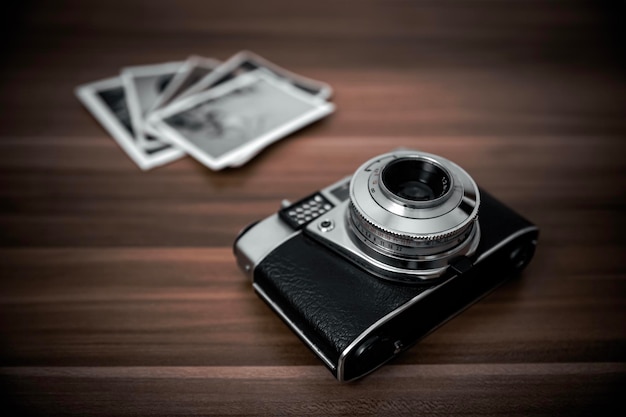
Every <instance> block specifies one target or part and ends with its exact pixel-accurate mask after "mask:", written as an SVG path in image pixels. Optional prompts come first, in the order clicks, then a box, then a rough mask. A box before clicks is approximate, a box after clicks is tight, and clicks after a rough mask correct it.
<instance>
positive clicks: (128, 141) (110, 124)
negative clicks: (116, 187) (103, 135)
mask: <svg viewBox="0 0 626 417" xmlns="http://www.w3.org/2000/svg"><path fill="white" fill-rule="evenodd" d="M75 94H76V96H77V97H78V99H79V100H80V101H81V102H82V103H83V105H84V106H85V107H86V108H87V109H88V110H89V111H90V112H91V114H92V115H93V116H94V117H95V118H96V120H98V122H100V124H101V125H102V126H103V127H104V128H105V129H106V130H107V131H108V132H109V134H110V135H111V136H112V137H113V139H115V141H116V142H117V143H118V144H119V145H120V147H121V148H122V149H124V151H125V152H126V153H127V154H128V156H129V157H130V158H131V159H132V160H133V161H134V162H135V163H136V164H137V165H138V166H139V167H140V168H141V169H143V170H148V169H151V168H154V167H157V166H160V165H164V164H167V163H169V162H172V161H175V160H177V159H179V158H181V157H182V156H184V155H185V153H184V152H183V151H181V150H179V149H177V148H176V147H174V146H172V145H170V144H166V143H163V142H157V143H155V145H158V146H154V145H153V146H150V147H146V146H145V145H144V143H142V142H140V140H139V139H138V138H137V130H136V129H135V127H134V126H133V123H132V120H131V117H130V111H129V106H128V101H127V99H128V97H127V94H126V90H125V88H124V84H123V82H122V79H121V77H112V78H107V79H104V80H101V81H96V82H93V83H88V84H83V85H81V86H78V87H77V88H76V90H75Z"/></svg>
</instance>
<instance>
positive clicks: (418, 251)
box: [348, 151, 480, 280]
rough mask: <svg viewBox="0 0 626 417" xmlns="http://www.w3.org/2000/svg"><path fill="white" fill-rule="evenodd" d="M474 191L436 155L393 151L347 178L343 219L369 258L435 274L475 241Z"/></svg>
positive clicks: (410, 271) (477, 231)
mask: <svg viewBox="0 0 626 417" xmlns="http://www.w3.org/2000/svg"><path fill="white" fill-rule="evenodd" d="M479 206H480V192H479V190H478V186H477V185H476V183H475V182H474V180H473V179H472V178H471V177H470V176H469V174H468V173H467V172H465V170H463V169H462V168H461V167H459V166H458V165H456V164H455V163H453V162H451V161H449V160H447V159H445V158H442V157H440V156H436V155H432V154H428V153H424V152H416V151H396V152H391V153H388V154H384V155H380V156H378V157H376V158H373V159H371V160H369V161H367V162H366V163H365V164H363V165H362V166H361V167H360V168H359V169H358V170H357V171H356V172H355V174H354V176H353V177H352V180H351V182H350V208H349V210H348V223H349V227H350V230H351V237H352V239H353V240H354V242H355V243H356V244H357V245H358V246H359V247H360V248H361V249H362V250H363V251H364V252H365V253H366V254H367V255H368V256H370V257H372V258H373V259H376V260H377V261H380V262H382V263H383V264H385V265H389V266H390V267H391V268H393V269H394V270H397V269H398V268H401V269H404V270H407V274H409V275H411V276H415V277H416V278H419V279H421V280H424V279H429V278H436V277H439V276H440V275H441V274H443V272H445V270H446V269H447V266H448V265H449V262H450V261H451V260H452V259H454V258H455V257H457V256H460V255H465V256H471V255H472V254H473V253H474V252H475V250H476V248H477V246H478V242H479V239H480V228H479V225H478V221H477V219H478V209H479Z"/></svg>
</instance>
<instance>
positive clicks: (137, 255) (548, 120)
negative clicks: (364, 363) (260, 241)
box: [0, 0, 626, 416]
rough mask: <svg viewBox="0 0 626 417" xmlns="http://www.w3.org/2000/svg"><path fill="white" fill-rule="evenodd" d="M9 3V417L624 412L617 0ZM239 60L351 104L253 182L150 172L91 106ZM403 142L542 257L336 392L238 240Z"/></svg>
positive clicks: (5, 123) (4, 172)
mask: <svg viewBox="0 0 626 417" xmlns="http://www.w3.org/2000/svg"><path fill="white" fill-rule="evenodd" d="M529 3H530V4H529ZM9 10H10V13H6V14H5V15H4V16H3V22H0V23H6V27H10V28H11V35H10V37H9V38H8V40H9V41H10V42H7V49H6V51H5V52H4V53H3V59H4V62H3V63H4V65H2V66H0V109H1V111H0V391H1V392H2V393H3V395H2V401H1V402H0V409H1V410H2V411H5V415H6V414H7V412H8V413H9V414H13V415H95V416H113V415H115V416H135V415H136V416H145V415H163V416H171V415H176V414H180V415H326V416H327V415H351V416H352V415H422V414H424V415H482V416H488V415H497V414H499V415H520V416H521V415H524V416H528V415H549V416H554V415H596V414H606V413H608V410H617V413H619V409H622V410H624V406H623V403H622V401H621V394H622V393H623V392H624V389H625V388H626V365H625V363H626V327H625V326H624V317H625V316H626V314H625V313H626V302H625V300H626V275H625V272H624V271H625V270H624V255H625V252H624V248H625V247H626V235H625V234H624V231H625V230H626V221H625V220H624V216H623V213H624V208H625V207H626V187H625V186H626V164H625V163H624V162H625V159H624V154H625V153H626V118H625V117H624V109H625V108H626V77H624V74H626V72H625V71H624V69H625V63H626V59H625V55H624V49H623V42H624V40H625V39H626V36H625V32H624V29H623V28H624V27H626V25H624V22H623V21H622V20H620V19H621V18H620V16H623V13H621V12H622V11H623V2H610V1H600V2H584V1H580V2H579V1H574V2H552V1H542V0H537V1H532V2H491V1H481V0H471V1H452V0H445V1H420V2H415V1H373V0H368V1H356V0H352V1H351V0H347V1H341V2H336V1H333V2H331V1H325V0H321V1H317V2H298V3H297V4H295V3H293V2H287V1H279V0H272V1H270V2H254V1H250V0H231V1H228V2H204V1H199V0H198V1H194V0H184V1H178V2H176V3H172V2H165V1H153V2H141V1H138V0H125V1H121V0H108V1H97V2H88V3H86V2H78V1H74V0H70V1H65V2H57V3H53V2H38V1H31V2H26V3H20V4H19V5H14V6H11V8H10V9H9ZM7 16H11V18H8V17H7ZM241 49H250V50H253V51H255V52H257V53H259V54H261V55H263V56H265V57H267V58H268V59H271V60H273V61H275V62H276V63H278V64H280V65H282V66H284V67H286V68H289V69H291V70H293V71H296V72H299V73H302V74H304V75H307V76H309V77H313V78H318V79H320V80H323V81H326V82H328V83H330V84H331V85H332V86H333V88H334V91H335V94H334V96H333V99H332V100H333V102H334V103H335V104H336V105H337V112H336V113H335V114H334V115H332V116H331V117H329V118H327V119H325V120H323V121H321V122H318V123H316V124H314V125H312V126H309V127H307V128H305V129H303V130H302V131H300V132H298V133H296V134H294V135H292V136H291V137H289V138H287V139H284V140H282V141H280V142H278V143H276V144H275V145H273V146H271V147H270V148H268V149H267V150H265V151H264V152H263V153H261V154H260V155H259V156H258V157H257V158H255V159H254V160H253V161H252V162H250V163H249V164H247V165H246V166H244V167H242V168H239V169H228V170H225V171H222V172H212V171H209V170H208V169H206V168H204V167H203V166H201V165H200V164H198V163H197V162H195V161H194V160H193V159H191V158H185V159H182V160H180V161H177V162H175V163H172V164H170V165H168V166H165V167H162V168H159V169H155V170H152V171H149V172H142V171H140V170H139V169H138V168H137V167H136V166H134V165H133V163H132V162H131V161H130V160H129V159H128V158H127V157H126V156H125V155H124V153H123V151H122V150H121V149H120V148H119V147H118V146H117V145H116V144H115V142H114V141H113V140H111V138H109V137H108V135H107V134H106V133H105V132H104V130H103V129H102V128H101V127H100V126H99V125H98V124H97V122H96V121H95V120H94V119H93V118H92V117H91V116H90V115H89V113H88V112H87V111H86V110H85V109H83V108H82V106H81V105H80V103H79V102H78V100H76V98H75V97H74V96H73V89H74V88H75V87H76V86H77V85H79V84H81V83H85V82H89V81H94V80H97V79H101V78H106V77H109V76H112V75H115V74H116V73H117V72H118V71H119V69H120V68H121V67H124V66H130V65H139V64H147V63H156V62H162V61H169V60H175V59H182V58H184V57H185V56H187V55H188V54H201V55H206V56H214V57H216V58H218V59H226V58H227V57H228V56H230V55H232V54H234V53H235V52H237V51H239V50H241ZM396 147H411V148H417V149H422V150H425V151H428V152H433V153H437V154H441V155H443V156H445V157H447V158H449V159H451V160H453V161H455V162H457V163H458V164H459V165H461V166H463V167H464V168H465V169H467V170H468V172H469V173H470V174H471V175H472V176H473V177H474V179H475V180H476V181H477V182H478V183H479V184H480V185H481V186H482V187H484V188H486V189H487V190H489V191H490V192H491V193H492V194H494V195H495V196H497V197H498V198H499V199H501V200H502V201H503V202H505V203H506V204H508V205H510V206H512V207H514V208H515V209H516V210H518V211H519V212H520V213H522V214H523V215H525V216H526V217H528V218H529V219H531V220H532V221H534V222H535V223H536V224H537V225H539V227H540V228H541V238H540V243H539V248H538V251H537V254H536V256H535V259H534V260H533V262H532V263H531V265H530V266H529V267H528V269H527V270H526V271H525V272H524V274H523V275H522V276H521V277H520V278H519V279H515V280H513V281H511V282H508V283H506V284H505V285H503V286H502V287H500V288H499V289H498V290H497V291H495V292H493V293H492V294H490V295H489V296H488V297H486V298H485V299H484V300H482V301H481V302H480V303H478V304H476V305H474V306H472V307H471V308H469V309H468V310H467V311H465V312H464V313H463V314H462V315H460V316H459V317H457V318H455V319H454V320H452V321H450V322H449V323H447V324H445V325H444V326H443V327H442V328H440V329H438V330H437V331H436V332H435V333H433V334H431V335H429V336H428V337H427V338H425V339H424V340H423V341H422V342H420V343H419V344H418V345H417V346H415V347H414V348H412V349H411V350H409V351H408V352H406V353H405V354H404V355H402V356H401V357H399V358H397V359H396V360H394V361H393V362H392V363H391V364H389V365H387V366H385V367H383V368H382V369H380V370H379V371H377V372H376V373H374V374H372V375H370V376H368V377H366V378H364V379H363V380H361V381H358V382H356V383H353V384H344V385H341V384H338V383H337V382H336V381H335V380H334V379H333V378H332V376H331V375H330V374H329V373H328V372H327V371H326V370H325V369H324V367H323V366H322V365H321V363H319V361H318V360H317V359H316V358H315V357H314V355H313V354H312V353H310V352H309V351H308V350H307V348H306V347H305V346H304V345H303V344H302V343H300V342H299V341H298V339H297V338H296V337H295V336H294V335H293V334H292V333H291V332H290V331H289V330H288V329H287V328H286V327H285V326H284V325H283V324H282V323H281V322H280V320H279V319H278V318H277V317H276V316H275V315H274V314H273V313H272V312H271V311H270V310H269V309H268V308H267V307H266V306H265V305H264V304H263V303H262V302H261V301H260V300H259V299H258V298H257V297H256V295H254V293H253V291H252V289H251V286H250V283H249V282H247V281H246V279H245V277H244V276H243V274H242V273H241V272H240V271H239V270H238V269H237V266H236V264H235V261H234V257H233V255H232V250H231V245H232V242H233V240H234V238H235V236H236V235H237V233H238V231H239V230H241V228H242V227H244V226H245V225H246V224H248V223H250V222H252V221H255V220H258V219H260V218H262V217H265V216H267V215H269V214H271V213H273V212H275V211H276V210H277V208H278V206H279V204H280V201H281V200H282V199H283V198H287V199H292V200H295V199H298V198H299V197H301V196H303V195H305V194H308V193H310V192H312V191H314V190H317V189H319V188H321V187H324V186H326V185H328V184H330V183H332V182H334V181H336V180H338V179H339V178H342V177H344V176H346V175H349V174H351V173H352V172H353V171H354V170H355V169H356V168H357V167H358V166H359V165H360V164H361V163H362V162H364V161H365V160H366V159H368V158H370V157H372V156H374V155H376V154H379V153H383V152H386V151H388V150H390V149H392V148H396Z"/></svg>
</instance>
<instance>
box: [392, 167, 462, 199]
mask: <svg viewBox="0 0 626 417" xmlns="http://www.w3.org/2000/svg"><path fill="white" fill-rule="evenodd" d="M381 180H382V182H383V184H384V185H385V187H387V189H388V190H389V191H390V192H391V193H392V194H394V195H396V196H398V197H400V198H402V199H405V200H410V201H431V200H436V199H438V198H440V197H442V196H444V195H445V194H446V193H447V192H448V190H449V189H450V177H449V176H448V174H447V173H446V172H445V171H444V170H443V169H441V168H440V167H438V166H437V165H435V164H433V163H431V162H429V161H427V160H423V159H415V158H401V159H396V160H395V161H392V162H390V163H389V164H387V166H385V168H384V169H383V171H382V173H381Z"/></svg>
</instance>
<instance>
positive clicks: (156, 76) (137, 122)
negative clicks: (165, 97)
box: [121, 62, 182, 148]
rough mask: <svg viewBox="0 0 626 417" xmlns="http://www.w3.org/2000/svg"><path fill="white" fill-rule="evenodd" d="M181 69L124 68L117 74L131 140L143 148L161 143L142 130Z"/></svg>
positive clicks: (171, 64) (165, 65)
mask: <svg viewBox="0 0 626 417" xmlns="http://www.w3.org/2000/svg"><path fill="white" fill-rule="evenodd" d="M181 65H182V62H166V63H163V64H154V65H142V66H134V67H127V68H123V69H122V71H121V76H122V82H123V83H124V88H125V89H126V101H127V103H128V110H129V113H130V119H131V121H132V124H133V129H134V131H135V137H136V139H137V140H138V141H139V143H141V144H143V146H145V147H147V148H159V147H160V146H161V145H162V142H161V141H160V140H159V138H158V137H156V136H155V134H154V133H155V132H149V131H147V130H146V129H145V118H146V116H147V114H148V112H149V110H150V109H151V108H152V107H153V106H154V103H155V102H156V101H157V100H158V98H159V97H160V96H161V95H162V94H163V92H164V91H165V89H166V88H167V86H168V84H169V83H170V81H171V80H172V79H173V78H174V75H175V74H176V72H177V71H178V70H179V69H180V67H181Z"/></svg>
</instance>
